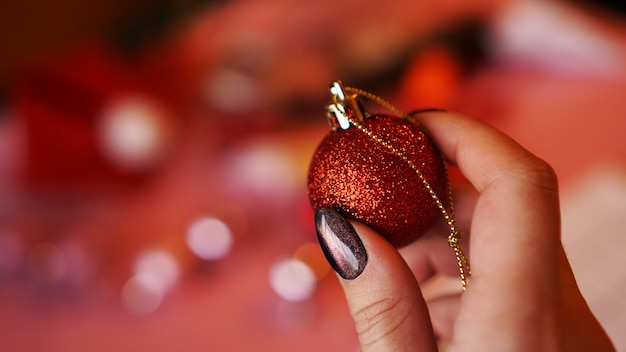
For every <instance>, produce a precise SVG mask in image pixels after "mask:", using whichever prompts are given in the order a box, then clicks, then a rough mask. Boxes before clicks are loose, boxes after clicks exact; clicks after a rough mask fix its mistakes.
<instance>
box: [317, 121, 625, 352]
mask: <svg viewBox="0 0 626 352" xmlns="http://www.w3.org/2000/svg"><path fill="white" fill-rule="evenodd" d="M417 119H418V120H419V122H420V123H421V124H422V125H423V126H424V127H425V128H426V129H427V130H428V131H429V133H430V135H431V137H432V138H433V139H434V141H435V143H436V144H437V145H438V146H439V148H440V149H441V151H442V153H443V154H444V156H445V157H446V158H447V160H448V161H449V162H451V163H454V164H456V165H457V166H458V167H459V169H460V170H461V172H462V173H463V174H464V175H465V177H466V178H467V180H468V181H469V182H470V183H471V186H472V187H469V189H468V187H466V191H464V192H461V193H459V194H458V195H455V198H456V199H455V202H456V205H457V221H458V223H459V226H460V228H461V230H462V234H463V235H464V236H465V237H468V239H469V248H470V249H471V251H470V252H469V256H470V257H471V259H470V261H471V265H472V276H471V279H470V282H469V284H468V286H467V291H465V292H464V293H463V294H461V295H458V296H454V297H445V298H442V299H439V300H436V301H434V302H432V304H431V309H430V313H429V309H428V305H427V303H426V302H425V301H424V298H423V296H422V293H421V290H420V283H423V282H425V281H426V280H428V279H429V278H430V277H432V276H433V275H434V274H438V273H439V274H447V275H457V276H458V268H457V264H456V260H455V257H454V254H453V252H452V250H451V249H450V248H449V247H448V245H447V241H446V237H447V235H448V232H446V231H445V230H442V231H440V232H438V231H437V230H436V229H433V230H431V232H430V233H428V234H427V235H425V236H424V237H423V238H421V239H419V240H418V241H416V242H415V243H414V244H412V245H410V246H409V247H407V248H405V249H403V250H401V252H402V253H403V254H404V257H403V256H402V255H401V254H400V253H399V252H398V251H397V250H396V249H394V248H393V247H392V246H391V245H390V244H389V243H387V242H386V241H385V240H384V239H383V238H382V237H380V236H379V235H378V234H376V233H375V232H374V231H372V230H371V229H369V228H367V227H366V226H365V225H362V224H360V223H356V222H351V223H350V222H347V221H345V220H344V219H343V218H341V216H340V215H339V214H338V213H337V212H335V211H333V210H330V209H321V210H320V211H318V212H317V213H316V229H317V231H318V236H319V239H320V243H321V245H322V248H323V249H324V251H325V254H326V256H327V258H328V260H329V262H330V263H331V265H332V266H333V268H334V269H335V270H336V271H337V272H338V273H339V275H340V276H341V278H340V281H341V284H342V287H343V289H344V293H345V295H346V299H347V301H348V305H349V308H350V312H351V314H352V317H353V319H354V323H355V326H356V329H357V333H358V336H359V341H360V343H361V348H362V351H364V352H366V351H376V352H380V351H408V350H420V351H422V350H423V351H436V350H437V339H438V338H443V339H445V340H446V341H448V348H449V350H479V351H512V350H515V351H544V350H549V351H555V350H561V351H611V350H613V349H614V348H613V346H612V344H611V342H610V340H609V338H608V336H607V335H606V333H605V332H604V330H603V329H602V327H601V326H600V324H599V323H598V321H597V320H596V318H595V317H594V316H593V314H592V313H591V311H590V310H589V307H588V306H587V303H586V302H585V300H584V298H583V297H582V295H581V293H580V291H579V290H578V287H577V284H576V281H575V279H574V276H573V274H572V271H571V269H570V266H569V263H568V261H567V258H566V256H565V252H564V250H563V247H562V244H561V239H560V211H559V193H558V186H557V178H556V176H555V174H554V172H553V170H552V168H551V167H550V166H549V165H547V164H546V163H545V162H544V161H542V160H540V159H538V158H537V157H535V156H534V155H532V154H531V153H530V152H528V151H526V150H525V149H524V148H522V147H521V146H520V145H518V144H517V143H516V142H514V141H513V140H512V139H510V138H509V137H507V136H506V135H504V134H502V133H501V132H499V131H497V130H495V129H493V128H491V127H489V126H487V125H486V124H484V123H482V122H480V121H478V120H475V119H471V118H468V117H464V116H460V115H455V114H451V113H441V112H432V113H423V114H420V115H419V116H417ZM468 190H469V191H468ZM466 239H467V238H466ZM405 257H406V259H408V261H409V262H410V263H411V265H409V264H407V260H405ZM441 308H444V309H441Z"/></svg>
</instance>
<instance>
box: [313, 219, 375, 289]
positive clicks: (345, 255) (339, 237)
mask: <svg viewBox="0 0 626 352" xmlns="http://www.w3.org/2000/svg"><path fill="white" fill-rule="evenodd" d="M315 230H316V231H317V238H318V240H319V241H320V245H321V246H322V251H324V255H325V256H326V260H328V262H329V263H330V265H331V266H332V267H333V269H335V271H336V272H337V273H338V274H339V276H341V277H342V278H344V279H347V280H353V279H356V278H357V277H358V276H359V275H361V273H362V272H363V269H365V265H366V264H367V252H366V251H365V247H364V246H363V242H361V239H360V238H359V236H358V235H357V234H356V231H354V227H352V225H351V224H350V223H349V222H348V221H347V220H346V219H344V218H343V216H341V215H340V214H339V213H338V212H337V211H335V210H333V209H330V208H322V209H319V210H318V211H316V212H315Z"/></svg>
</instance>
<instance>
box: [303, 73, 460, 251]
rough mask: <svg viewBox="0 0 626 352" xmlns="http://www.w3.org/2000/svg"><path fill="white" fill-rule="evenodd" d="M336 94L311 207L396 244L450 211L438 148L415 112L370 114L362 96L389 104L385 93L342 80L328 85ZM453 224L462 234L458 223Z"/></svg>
mask: <svg viewBox="0 0 626 352" xmlns="http://www.w3.org/2000/svg"><path fill="white" fill-rule="evenodd" d="M348 93H350V94H348ZM331 94H332V96H333V102H332V103H331V104H330V105H329V107H328V108H329V110H328V111H329V112H328V118H329V122H330V124H331V128H332V130H331V131H330V132H329V134H328V135H327V136H326V137H325V138H324V139H323V140H322V142H321V143H320V145H319V146H318V148H317V150H316V152H315V154H314V155H313V159H312V161H311V165H310V168H309V175H308V185H309V196H310V200H311V204H312V206H313V208H314V209H315V210H317V209H320V208H326V207H328V208H333V209H335V210H337V211H338V212H340V213H341V214H343V215H344V216H345V217H347V218H349V219H354V220H357V221H359V222H362V223H364V224H366V225H368V226H370V227H371V228H372V229H374V230H376V231H377V232H379V233H380V234H381V235H382V236H384V237H385V238H386V239H387V240H388V241H389V242H390V243H391V244H392V245H393V246H395V247H402V246H405V245H407V244H409V243H411V242H412V241H414V240H416V239H417V238H419V237H420V236H421V235H423V234H424V232H426V230H428V228H429V227H430V226H431V225H432V224H433V222H434V221H435V220H436V219H437V218H438V217H440V216H442V213H443V214H444V216H445V215H446V214H447V213H450V212H451V211H452V207H451V204H449V203H450V198H449V192H450V191H449V181H448V175H447V170H446V166H445V164H444V161H443V159H442V157H441V155H440V153H439V152H438V150H437V148H436V147H435V146H434V145H433V143H432V142H431V141H430V139H429V138H428V136H427V135H426V134H425V133H424V131H423V130H422V129H421V128H420V126H419V125H418V124H417V123H416V122H415V121H414V120H413V119H412V118H411V117H410V116H406V115H405V116H392V115H384V114H371V115H370V114H368V113H366V112H365V111H364V109H363V106H362V105H361V103H360V102H359V101H358V98H359V96H365V97H368V98H370V99H374V100H375V101H377V102H378V103H381V104H383V105H386V106H387V107H390V106H391V105H390V104H388V103H386V102H385V101H383V100H382V99H380V98H377V97H374V96H372V95H370V94H369V93H366V92H362V91H359V90H356V89H352V88H344V87H343V86H342V85H341V83H339V82H334V83H333V84H331ZM392 109H393V108H392ZM394 110H395V109H394ZM446 209H450V210H446ZM452 225H454V223H451V226H452ZM451 229H452V232H453V233H455V236H458V231H457V230H456V225H454V228H451Z"/></svg>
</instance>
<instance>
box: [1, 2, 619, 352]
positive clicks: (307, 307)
mask: <svg viewBox="0 0 626 352" xmlns="http://www.w3.org/2000/svg"><path fill="white" fill-rule="evenodd" d="M625 16H626V9H625V6H624V5H623V4H622V3H619V2H617V1H615V2H612V1H588V2H587V1H556V0H553V1H550V0H543V1H541V0H466V1H457V0H444V1H430V0H419V1H408V0H400V1H393V2H379V1H372V0H361V1H353V0H346V1H328V0H320V1H309V2H303V1H294V0H264V1H251V0H156V1H146V0H126V1H95V2H93V1H92V2H84V1H78V0H57V1H44V0H21V1H17V0H9V1H5V2H4V3H3V5H2V10H1V11H0V48H1V50H2V54H1V55H0V346H2V350H3V351H172V350H176V351H249V350H255V351H292V350H299V351H317V350H327V351H357V350H358V344H357V341H356V335H355V332H354V328H353V327H352V324H351V318H350V317H349V315H348V312H347V308H346V306H345V302H344V298H343V296H342V293H341V291H340V288H339V287H338V284H337V281H336V279H335V276H334V275H332V274H331V273H330V271H329V267H328V265H327V264H326V262H325V260H324V259H323V256H322V254H321V251H320V249H319V247H318V245H317V242H316V238H315V233H314V229H313V224H312V222H313V221H312V216H313V214H312V212H311V210H310V209H309V204H308V198H307V191H306V172H307V168H308V163H309V160H310V157H311V156H312V153H313V150H314V149H315V147H316V145H317V143H318V142H319V141H320V140H321V139H322V137H323V136H324V135H325V134H326V133H327V131H328V128H327V125H326V121H325V115H324V107H325V104H326V103H327V100H328V84H329V82H330V81H332V80H336V79H341V80H343V81H344V83H345V84H346V85H349V86H355V87H359V88H362V89H366V90H369V91H371V92H373V93H375V94H377V95H380V96H382V97H384V98H386V99H388V100H390V101H392V102H393V103H394V104H396V105H397V106H399V107H400V108H402V109H404V110H406V111H409V110H413V109H418V108H431V107H438V108H445V109H449V110H454V111H460V112H463V113H466V114H471V115H474V116H477V117H479V118H482V119H484V120H485V121H487V122H489V123H491V124H493V125H495V126H496V127H498V128H500V129H502V130H504V131H505V132H507V133H509V134H510V135H512V136H513V137H514V138H516V139H517V140H518V141H520V143H521V144H523V145H524V146H526V147H527V148H529V149H530V150H531V151H533V152H534V153H536V154H537V155H539V156H540V157H542V158H544V159H546V160H547V161H548V162H550V163H551V164H552V165H553V166H554V167H555V169H556V171H557V173H558V174H559V177H560V180H561V187H562V194H563V196H562V205H563V231H564V234H563V238H564V242H565V246H566V250H567V252H568V255H569V256H570V259H571V260H572V265H573V267H574V271H575V274H576V276H577V278H578V279H579V283H580V286H581V290H582V291H583V294H584V295H585V296H586V298H587V300H588V301H589V303H590V305H591V307H592V309H593V310H594V312H595V313H596V315H597V316H598V317H599V319H600V320H601V321H602V323H603V324H604V325H605V327H606V328H607V330H608V332H609V334H610V335H611V337H612V338H613V339H614V341H615V343H616V345H617V346H618V349H619V350H622V351H626V334H624V331H626V302H625V301H624V299H623V297H625V296H626V272H625V271H624V267H626V266H625V264H626V259H624V255H623V254H622V249H623V248H626V237H625V235H626V234H625V233H624V229H623V226H622V220H623V219H624V215H625V214H626V138H624V135H623V133H624V132H623V131H626V118H625V117H626V99H625V98H626V17H625ZM432 287H435V286H432ZM455 288H456V289H458V286H455ZM425 290H427V292H426V295H429V294H433V295H434V294H436V292H437V289H430V291H429V288H428V287H426V288H425ZM429 292H430V293H429ZM442 349H445V347H443V346H442Z"/></svg>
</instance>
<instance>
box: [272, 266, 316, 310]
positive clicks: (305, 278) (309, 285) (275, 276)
mask: <svg viewBox="0 0 626 352" xmlns="http://www.w3.org/2000/svg"><path fill="white" fill-rule="evenodd" d="M269 281H270V285H271V287H272V289H273V290H274V292H276V294H277V295H278V296H280V297H281V298H282V299H284V300H286V301H290V302H300V301H305V300H307V299H309V298H310V297H311V296H312V295H313V293H314V292H315V288H316V284H317V279H316V278H315V273H314V272H313V270H311V268H310V267H309V266H308V265H307V264H306V263H304V262H302V261H301V260H298V259H293V258H287V259H283V260H280V261H278V262H277V263H275V264H274V265H273V266H272V268H271V270H270V277H269Z"/></svg>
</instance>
